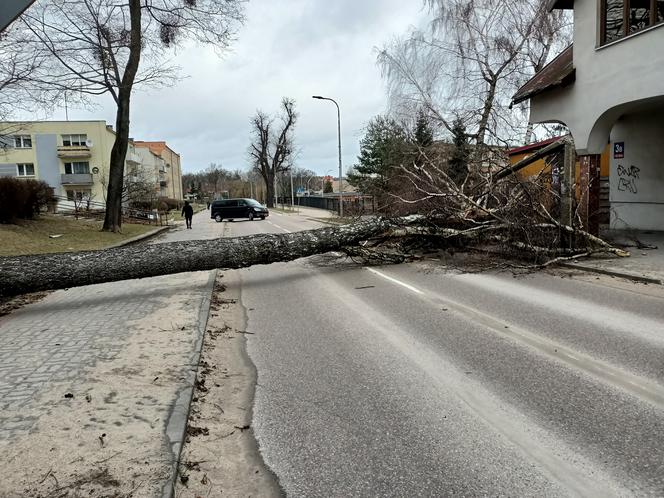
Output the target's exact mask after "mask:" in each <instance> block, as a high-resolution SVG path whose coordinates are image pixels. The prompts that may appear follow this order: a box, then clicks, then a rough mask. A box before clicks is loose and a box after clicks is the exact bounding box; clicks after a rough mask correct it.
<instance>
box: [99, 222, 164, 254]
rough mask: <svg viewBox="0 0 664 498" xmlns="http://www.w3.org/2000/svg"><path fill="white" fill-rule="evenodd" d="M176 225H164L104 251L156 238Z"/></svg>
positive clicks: (107, 247) (108, 247)
mask: <svg viewBox="0 0 664 498" xmlns="http://www.w3.org/2000/svg"><path fill="white" fill-rule="evenodd" d="M173 226H174V225H164V226H161V227H157V228H155V229H154V230H150V231H149V232H145V233H142V234H141V235H137V236H136V237H132V238H131V239H127V240H123V241H122V242H118V243H116V244H113V245H110V246H106V247H104V249H114V248H116V247H122V246H128V245H130V244H133V243H135V242H140V241H143V240H146V239H151V238H152V237H155V236H156V235H159V234H160V233H161V232H165V231H166V230H170V229H171V228H173Z"/></svg>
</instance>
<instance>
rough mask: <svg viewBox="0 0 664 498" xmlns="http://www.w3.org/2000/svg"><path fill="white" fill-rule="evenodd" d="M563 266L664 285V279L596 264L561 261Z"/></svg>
mask: <svg viewBox="0 0 664 498" xmlns="http://www.w3.org/2000/svg"><path fill="white" fill-rule="evenodd" d="M561 266H565V267H566V268H574V269H577V270H583V271H587V272H591V273H600V274H602V275H609V276H611V277H620V278H626V279H628V280H633V281H635V282H641V283H644V284H656V285H664V282H663V281H662V280H659V279H657V278H652V277H643V276H641V275H634V274H633V273H626V272H621V271H616V270H606V269H604V268H596V267H594V266H589V265H583V264H578V263H561Z"/></svg>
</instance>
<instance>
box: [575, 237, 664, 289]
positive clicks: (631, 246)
mask: <svg viewBox="0 0 664 498" xmlns="http://www.w3.org/2000/svg"><path fill="white" fill-rule="evenodd" d="M603 235H604V237H605V239H606V240H607V241H608V242H610V243H612V244H613V245H615V246H616V247H621V248H625V249H626V250H627V251H629V253H630V256H629V257H628V258H621V257H617V256H616V257H607V256H601V257H599V256H598V257H591V258H586V259H583V260H579V261H575V262H570V263H567V264H566V266H569V267H572V268H578V269H582V270H586V271H592V272H596V273H603V274H607V275H612V276H616V277H623V278H629V279H631V280H637V281H641V282H647V283H654V284H660V285H662V284H664V232H652V231H649V232H636V231H630V232H627V231H611V232H609V233H607V234H603Z"/></svg>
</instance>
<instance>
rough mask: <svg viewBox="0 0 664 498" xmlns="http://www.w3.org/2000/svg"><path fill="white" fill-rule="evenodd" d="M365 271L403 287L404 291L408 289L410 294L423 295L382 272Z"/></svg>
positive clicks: (418, 290)
mask: <svg viewBox="0 0 664 498" xmlns="http://www.w3.org/2000/svg"><path fill="white" fill-rule="evenodd" d="M366 269H367V270H369V271H370V272H371V273H374V274H376V275H378V276H379V277H382V278H384V279H385V280H389V281H390V282H393V283H395V284H397V285H400V286H401V287H405V288H406V289H408V290H409V291H411V292H414V293H415V294H424V292H422V291H421V290H420V289H418V288H416V287H413V286H412V285H408V284H407V283H405V282H402V281H401V280H397V279H396V278H392V277H390V276H388V275H385V274H384V273H383V272H380V271H378V270H375V269H373V268H366Z"/></svg>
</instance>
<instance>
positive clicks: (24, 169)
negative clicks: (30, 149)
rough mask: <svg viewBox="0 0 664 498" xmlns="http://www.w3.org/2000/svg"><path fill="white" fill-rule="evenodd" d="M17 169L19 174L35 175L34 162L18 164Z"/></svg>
mask: <svg viewBox="0 0 664 498" xmlns="http://www.w3.org/2000/svg"><path fill="white" fill-rule="evenodd" d="M16 169H17V174H18V176H35V165H34V164H28V163H25V164H17V165H16Z"/></svg>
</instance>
